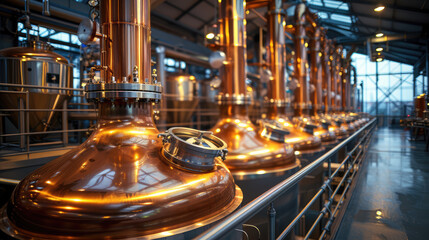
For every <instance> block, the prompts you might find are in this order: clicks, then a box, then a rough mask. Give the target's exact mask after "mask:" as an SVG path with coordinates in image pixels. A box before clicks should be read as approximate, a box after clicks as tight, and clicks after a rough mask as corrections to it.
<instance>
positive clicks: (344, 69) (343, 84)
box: [341, 59, 349, 112]
mask: <svg viewBox="0 0 429 240" xmlns="http://www.w3.org/2000/svg"><path fill="white" fill-rule="evenodd" d="M342 63H343V66H342V74H341V108H342V109H341V110H342V111H343V112H346V111H347V97H348V95H349V93H348V91H347V88H348V86H347V85H348V83H347V78H348V75H349V71H348V70H349V68H348V63H347V60H346V59H343V61H342Z"/></svg>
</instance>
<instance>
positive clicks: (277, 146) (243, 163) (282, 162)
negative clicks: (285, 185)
mask: <svg viewBox="0 0 429 240" xmlns="http://www.w3.org/2000/svg"><path fill="white" fill-rule="evenodd" d="M211 131H213V133H214V135H215V136H217V137H219V138H220V139H222V140H224V141H225V142H226V144H227V145H228V155H227V158H226V160H225V164H226V165H227V166H228V168H229V169H230V170H231V172H232V173H233V174H234V175H237V174H238V175H240V174H250V173H252V174H254V173H257V174H264V173H267V172H270V171H277V170H279V169H282V168H284V167H290V166H291V165H293V164H295V155H294V151H293V148H292V147H291V146H290V145H288V144H284V143H278V142H274V141H270V140H269V139H267V138H264V137H262V136H261V133H260V132H258V129H257V128H256V126H255V125H253V124H252V123H251V122H250V120H249V117H248V116H247V109H246V106H238V105H232V106H228V107H223V108H221V119H220V120H219V121H218V122H217V123H216V125H215V126H214V127H213V128H212V129H211Z"/></svg>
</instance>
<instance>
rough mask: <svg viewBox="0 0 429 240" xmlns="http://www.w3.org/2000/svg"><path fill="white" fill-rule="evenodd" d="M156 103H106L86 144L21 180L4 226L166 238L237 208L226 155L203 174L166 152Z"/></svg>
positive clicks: (44, 233)
mask: <svg viewBox="0 0 429 240" xmlns="http://www.w3.org/2000/svg"><path fill="white" fill-rule="evenodd" d="M150 104H151V103H137V104H131V105H128V104H127V105H119V106H118V105H116V106H115V107H113V108H111V109H104V108H103V107H102V108H101V109H100V115H101V116H105V117H104V118H102V119H101V120H100V121H99V126H98V129H97V130H96V131H95V132H94V133H93V134H92V135H91V136H90V137H89V139H88V140H87V141H86V142H85V143H83V144H82V145H81V146H79V147H78V148H76V149H73V150H72V151H70V152H68V153H67V154H65V155H64V156H62V157H60V158H57V159H55V160H53V161H52V162H49V163H48V164H46V165H44V166H43V167H41V168H39V169H37V170H36V171H34V172H33V173H31V174H30V175H29V176H27V177H26V178H25V179H24V180H22V181H21V182H20V183H19V185H18V186H17V187H16V189H15V191H14V193H13V195H12V198H11V200H10V201H9V203H8V204H7V205H5V206H4V207H3V211H2V224H1V228H2V230H3V231H4V232H6V233H8V234H9V235H11V236H14V237H16V238H18V239H34V238H36V239H65V238H67V239H101V238H104V239H105V238H109V239H122V238H135V237H143V238H158V237H167V236H171V235H175V234H178V233H182V232H186V231H190V230H192V229H196V228H200V227H201V226H206V225H207V224H210V223H212V222H214V221H216V220H218V219H220V218H222V217H224V216H226V215H228V214H229V213H231V212H232V211H233V210H235V209H236V208H237V207H238V206H239V204H240V203H241V200H242V194H241V190H240V189H239V188H236V185H235V184H234V180H233V177H232V175H231V174H230V172H229V170H228V169H227V168H226V166H225V165H224V164H223V162H222V161H221V160H219V159H216V162H215V163H216V165H215V168H214V170H212V171H209V172H204V173H201V172H193V171H185V170H180V169H178V168H176V167H175V166H174V165H172V164H171V163H170V162H168V161H166V160H165V159H164V158H163V157H162V155H161V148H162V141H161V139H159V138H157V135H158V130H157V129H156V128H155V126H154V125H153V123H152V118H151V116H150V113H151V109H150V108H151V107H150ZM121 116H122V117H121Z"/></svg>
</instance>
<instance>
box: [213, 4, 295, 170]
mask: <svg viewBox="0 0 429 240" xmlns="http://www.w3.org/2000/svg"><path fill="white" fill-rule="evenodd" d="M219 27H220V49H221V50H222V51H224V52H225V55H226V60H225V61H224V66H223V67H222V68H221V69H220V77H221V79H222V83H221V86H220V94H219V96H218V101H219V103H220V119H219V121H218V122H217V123H216V125H215V126H214V127H213V128H212V131H213V132H214V134H215V135H216V136H218V137H219V138H221V139H223V140H224V141H225V142H226V143H227V144H228V151H229V153H228V157H227V159H226V160H225V163H226V164H227V166H228V167H229V169H230V170H231V172H232V173H233V174H234V176H245V175H253V174H257V173H258V171H261V170H263V171H264V172H265V173H268V172H278V171H282V169H283V170H284V169H289V168H290V167H291V166H295V165H296V162H295V156H294V153H293V149H292V147H290V146H289V145H287V144H286V145H285V144H284V143H278V142H274V141H270V140H269V139H267V138H265V137H263V136H262V135H261V134H260V132H259V131H258V129H257V127H256V126H255V125H253V124H252V123H251V122H250V120H249V117H248V110H247V105H248V104H249V103H250V96H249V95H248V94H247V91H246V81H245V77H246V70H245V65H246V58H245V52H246V51H245V46H246V45H245V36H244V34H245V25H244V5H243V1H239V0H227V1H221V2H220V3H219Z"/></svg>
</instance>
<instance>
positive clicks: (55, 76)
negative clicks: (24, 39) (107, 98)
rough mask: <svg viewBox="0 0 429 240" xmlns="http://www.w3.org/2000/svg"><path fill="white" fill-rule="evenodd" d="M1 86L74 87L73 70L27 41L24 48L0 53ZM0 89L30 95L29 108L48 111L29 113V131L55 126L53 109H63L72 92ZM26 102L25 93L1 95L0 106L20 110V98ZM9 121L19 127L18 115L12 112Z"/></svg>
mask: <svg viewBox="0 0 429 240" xmlns="http://www.w3.org/2000/svg"><path fill="white" fill-rule="evenodd" d="M0 83H9V84H18V85H32V86H40V87H60V88H72V87H73V68H72V65H71V64H69V62H68V60H67V59H66V58H64V57H63V56H61V55H59V54H57V53H54V52H52V49H51V47H50V46H49V45H48V44H47V43H44V42H40V41H30V42H28V43H27V46H26V47H13V48H7V49H2V50H0ZM0 89H2V90H13V91H18V92H22V93H25V92H26V91H28V92H29V99H28V100H29V101H28V103H27V104H28V106H27V107H28V108H29V109H45V110H47V111H40V112H30V113H29V117H30V119H29V120H30V123H29V124H30V131H32V132H43V131H47V130H48V129H49V128H52V127H54V126H55V123H56V122H57V121H58V118H57V114H56V112H54V111H49V110H54V109H59V108H62V107H63V102H64V100H66V99H67V98H68V97H69V96H70V94H71V92H70V91H66V90H57V89H41V88H21V87H17V86H14V87H5V86H1V87H0ZM20 98H21V99H23V100H24V103H25V94H14V93H2V94H1V95H0V107H1V108H4V109H7V108H11V107H12V108H19V101H20V100H19V99H20ZM10 119H11V120H12V122H13V123H14V124H15V126H16V127H17V128H18V125H19V113H18V112H13V113H12V114H11V115H10Z"/></svg>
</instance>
